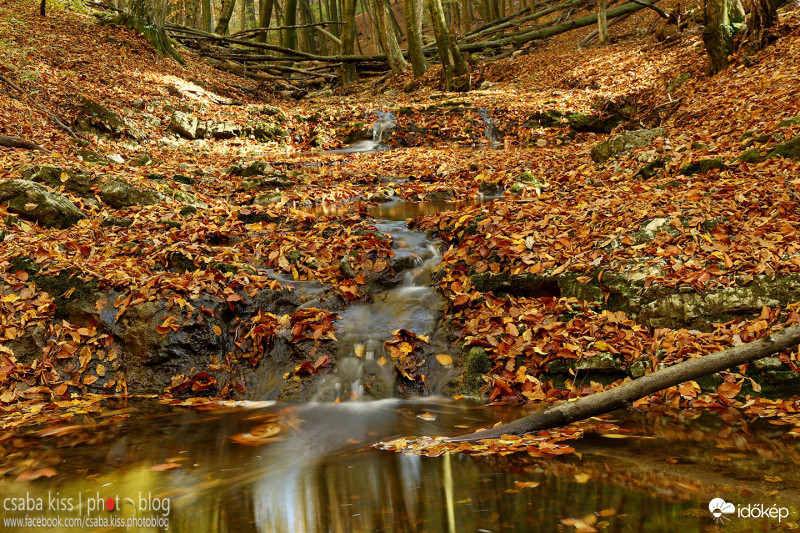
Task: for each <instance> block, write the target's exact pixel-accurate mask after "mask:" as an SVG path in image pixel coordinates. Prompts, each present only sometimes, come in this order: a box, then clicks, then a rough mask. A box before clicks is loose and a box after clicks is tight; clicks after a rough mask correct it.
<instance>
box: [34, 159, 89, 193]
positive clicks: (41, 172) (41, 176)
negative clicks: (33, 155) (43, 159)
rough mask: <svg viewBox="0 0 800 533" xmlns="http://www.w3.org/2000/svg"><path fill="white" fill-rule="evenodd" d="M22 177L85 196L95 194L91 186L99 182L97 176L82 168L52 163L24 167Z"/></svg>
mask: <svg viewBox="0 0 800 533" xmlns="http://www.w3.org/2000/svg"><path fill="white" fill-rule="evenodd" d="M22 177H23V178H25V179H26V180H30V181H33V182H36V183H44V184H46V185H47V186H49V187H50V188H52V189H55V190H57V191H58V190H62V189H63V190H65V191H67V192H70V193H72V194H74V195H75V196H80V197H83V198H89V197H92V196H94V193H93V192H92V191H91V188H92V187H93V186H94V185H95V184H96V183H97V181H98V180H97V177H96V176H93V175H91V174H87V173H86V172H82V171H80V170H78V171H74V170H65V169H63V168H62V167H56V166H50V165H35V166H32V167H28V168H26V169H23V171H22Z"/></svg>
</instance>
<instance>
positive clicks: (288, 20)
mask: <svg viewBox="0 0 800 533" xmlns="http://www.w3.org/2000/svg"><path fill="white" fill-rule="evenodd" d="M283 25H284V26H296V25H297V0H286V5H285V6H284V9H283ZM283 47H284V48H291V49H292V50H297V28H292V27H287V28H286V29H284V30H283Z"/></svg>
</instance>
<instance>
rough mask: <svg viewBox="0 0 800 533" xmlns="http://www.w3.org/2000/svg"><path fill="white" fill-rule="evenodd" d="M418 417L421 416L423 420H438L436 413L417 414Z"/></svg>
mask: <svg viewBox="0 0 800 533" xmlns="http://www.w3.org/2000/svg"><path fill="white" fill-rule="evenodd" d="M417 418H421V419H422V420H436V415H434V414H431V413H422V414H421V415H417Z"/></svg>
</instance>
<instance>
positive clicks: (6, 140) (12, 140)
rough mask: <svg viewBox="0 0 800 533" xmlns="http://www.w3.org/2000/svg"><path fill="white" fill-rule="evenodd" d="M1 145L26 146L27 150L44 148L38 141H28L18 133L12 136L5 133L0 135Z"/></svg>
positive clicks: (11, 146)
mask: <svg viewBox="0 0 800 533" xmlns="http://www.w3.org/2000/svg"><path fill="white" fill-rule="evenodd" d="M0 146H6V147H8V148H24V149H26V150H42V151H43V150H44V148H42V147H41V146H39V145H38V144H36V143H32V142H31V141H26V140H25V139H22V138H20V137H17V136H16V135H14V136H12V137H7V136H5V135H0Z"/></svg>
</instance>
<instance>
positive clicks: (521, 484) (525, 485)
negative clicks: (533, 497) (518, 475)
mask: <svg viewBox="0 0 800 533" xmlns="http://www.w3.org/2000/svg"><path fill="white" fill-rule="evenodd" d="M539 485H541V482H539V481H515V482H514V486H515V487H517V488H518V489H532V488H533V487H538V486H539Z"/></svg>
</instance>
